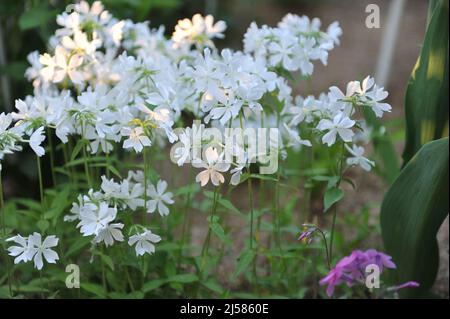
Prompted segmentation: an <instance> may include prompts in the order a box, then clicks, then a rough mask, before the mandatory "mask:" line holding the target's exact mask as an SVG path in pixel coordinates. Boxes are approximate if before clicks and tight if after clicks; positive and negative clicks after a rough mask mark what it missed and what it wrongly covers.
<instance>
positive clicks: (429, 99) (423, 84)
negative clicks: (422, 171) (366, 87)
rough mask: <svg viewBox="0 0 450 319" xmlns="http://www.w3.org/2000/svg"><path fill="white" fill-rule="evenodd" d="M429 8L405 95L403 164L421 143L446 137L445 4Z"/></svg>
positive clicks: (446, 31) (446, 46)
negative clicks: (425, 25) (420, 47)
mask: <svg viewBox="0 0 450 319" xmlns="http://www.w3.org/2000/svg"><path fill="white" fill-rule="evenodd" d="M431 7H434V10H433V13H432V15H431V19H430V22H429V25H428V28H427V32H426V35H425V40H424V44H423V47H422V50H421V52H420V56H419V59H418V60H417V63H416V65H415V67H414V70H413V72H412V75H411V78H410V80H409V83H408V88H407V91H406V98H405V114H406V124H407V127H406V145H405V150H404V152H403V159H404V161H405V164H406V163H407V162H408V161H409V160H410V159H411V157H412V156H413V155H414V154H415V153H416V152H417V151H418V150H419V149H420V147H421V146H422V145H424V144H425V143H427V142H429V141H432V140H435V139H439V138H441V137H443V136H448V111H449V108H448V0H440V1H438V2H437V4H435V5H434V6H431ZM431 7H430V8H431Z"/></svg>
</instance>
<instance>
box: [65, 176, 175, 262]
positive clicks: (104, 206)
mask: <svg viewBox="0 0 450 319" xmlns="http://www.w3.org/2000/svg"><path fill="white" fill-rule="evenodd" d="M166 190H167V182H165V181H163V180H159V181H158V183H157V186H156V187H155V186H154V185H152V184H150V183H149V184H148V188H147V196H145V194H144V192H145V185H144V174H143V172H142V171H137V172H130V173H129V174H128V177H127V178H126V179H124V180H122V181H121V182H120V183H117V182H115V181H114V180H113V179H107V178H106V177H105V176H102V184H101V190H100V191H95V192H94V191H93V190H92V189H91V190H89V192H88V194H86V195H79V196H78V202H76V203H73V206H72V209H71V214H70V215H66V216H65V217H64V220H65V221H76V220H78V224H77V227H78V228H80V232H81V233H82V234H83V236H94V239H93V241H92V242H93V244H100V243H105V245H106V246H111V245H113V244H114V242H115V241H118V242H122V241H124V235H123V233H122V229H123V228H124V226H125V225H124V224H123V223H120V222H118V220H117V219H118V214H119V213H126V212H129V211H136V210H137V209H138V208H144V207H145V208H146V211H147V212H148V213H154V212H156V211H158V213H159V214H160V215H161V216H166V215H168V214H169V208H168V207H167V205H171V204H173V203H174V201H173V199H172V197H173V195H172V193H171V192H167V191H166ZM146 199H147V202H146V201H145V200H146ZM139 227H140V228H142V229H143V230H142V232H141V233H138V234H137V235H133V236H131V237H130V240H129V243H130V242H131V243H130V245H132V244H134V243H136V242H135V238H136V237H135V236H138V235H139V234H141V235H142V234H145V235H148V234H151V232H150V230H148V229H145V228H143V227H142V226H138V225H132V226H131V227H130V229H133V228H139ZM143 236H144V235H143ZM155 236H156V237H158V238H159V236H157V235H152V236H150V237H152V238H156V237H155ZM159 240H160V238H159V239H158V240H157V241H159ZM157 241H156V240H153V242H154V243H155V242H157ZM142 244H143V243H142V242H141V245H140V246H139V247H141V246H142ZM144 246H145V247H147V246H148V245H146V244H144ZM153 251H154V248H152V249H148V250H147V252H148V253H152V252H153ZM136 253H137V255H142V250H141V249H140V248H139V249H138V247H136Z"/></svg>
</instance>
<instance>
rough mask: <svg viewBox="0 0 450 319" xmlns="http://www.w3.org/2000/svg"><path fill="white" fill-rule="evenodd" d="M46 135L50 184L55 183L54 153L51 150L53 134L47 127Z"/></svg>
mask: <svg viewBox="0 0 450 319" xmlns="http://www.w3.org/2000/svg"><path fill="white" fill-rule="evenodd" d="M47 136H48V144H49V145H48V147H49V149H50V167H51V170H52V185H53V186H55V185H56V174H55V154H54V150H53V136H52V131H51V130H50V129H49V128H47Z"/></svg>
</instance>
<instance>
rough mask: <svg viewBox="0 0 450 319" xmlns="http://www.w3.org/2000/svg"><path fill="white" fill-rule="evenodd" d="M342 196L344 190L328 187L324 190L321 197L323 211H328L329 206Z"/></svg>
mask: <svg viewBox="0 0 450 319" xmlns="http://www.w3.org/2000/svg"><path fill="white" fill-rule="evenodd" d="M343 197H344V191H343V190H342V189H339V188H335V187H333V188H329V189H327V191H326V192H325V196H324V197H323V207H324V208H323V211H324V212H326V211H328V210H329V209H330V208H331V206H333V205H334V204H336V203H337V202H338V201H340V200H341V199H342V198H343Z"/></svg>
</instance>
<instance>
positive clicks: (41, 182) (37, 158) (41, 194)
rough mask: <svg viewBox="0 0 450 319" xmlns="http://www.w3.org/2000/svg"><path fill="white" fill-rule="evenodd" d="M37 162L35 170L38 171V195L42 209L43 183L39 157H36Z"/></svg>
mask: <svg viewBox="0 0 450 319" xmlns="http://www.w3.org/2000/svg"><path fill="white" fill-rule="evenodd" d="M36 160H37V163H36V164H37V170H38V177H39V194H40V197H41V206H42V208H43V209H44V204H45V202H44V181H43V179H42V170H41V158H40V157H39V156H36Z"/></svg>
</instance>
